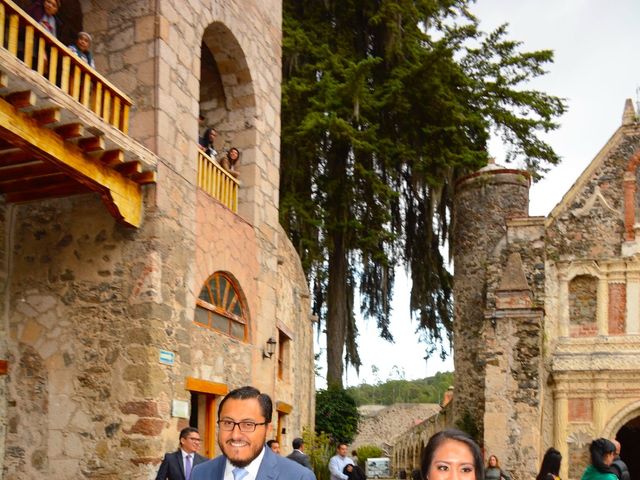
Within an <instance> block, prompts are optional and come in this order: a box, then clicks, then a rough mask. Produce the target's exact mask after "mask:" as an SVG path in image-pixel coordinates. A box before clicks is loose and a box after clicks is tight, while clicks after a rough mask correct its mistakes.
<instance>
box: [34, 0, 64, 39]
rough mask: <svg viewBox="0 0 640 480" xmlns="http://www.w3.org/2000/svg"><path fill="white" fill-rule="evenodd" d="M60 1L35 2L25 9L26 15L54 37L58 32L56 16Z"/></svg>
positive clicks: (58, 20) (43, 0)
mask: <svg viewBox="0 0 640 480" xmlns="http://www.w3.org/2000/svg"><path fill="white" fill-rule="evenodd" d="M60 3H61V0H35V1H34V2H33V3H32V4H31V5H29V7H28V8H27V13H28V14H29V15H31V17H32V18H33V19H34V20H35V21H36V22H38V23H39V24H40V25H42V26H43V27H44V28H45V30H47V31H48V32H49V33H50V34H51V35H53V36H54V37H57V36H58V31H59V30H60V19H59V18H58V17H57V16H56V15H57V13H58V10H59V9H60Z"/></svg>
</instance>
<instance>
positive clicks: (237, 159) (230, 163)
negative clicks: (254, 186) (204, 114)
mask: <svg viewBox="0 0 640 480" xmlns="http://www.w3.org/2000/svg"><path fill="white" fill-rule="evenodd" d="M231 150H235V151H236V153H237V154H238V158H236V159H235V160H232V159H231V156H230V155H229V154H230V153H231ZM227 159H229V165H230V166H232V167H233V166H234V165H235V164H236V163H238V162H239V161H240V150H238V149H237V148H236V147H231V148H230V149H229V151H228V152H227ZM354 452H355V450H354ZM351 453H352V454H353V452H351Z"/></svg>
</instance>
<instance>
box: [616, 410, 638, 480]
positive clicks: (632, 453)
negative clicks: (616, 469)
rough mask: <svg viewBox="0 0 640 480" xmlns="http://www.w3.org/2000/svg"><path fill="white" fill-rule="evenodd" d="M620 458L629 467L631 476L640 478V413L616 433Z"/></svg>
mask: <svg viewBox="0 0 640 480" xmlns="http://www.w3.org/2000/svg"><path fill="white" fill-rule="evenodd" d="M615 438H616V440H618V441H619V442H620V446H621V449H620V458H622V460H623V461H624V462H625V463H626V464H627V467H629V473H630V474H631V478H640V415H638V416H637V417H635V418H632V419H631V420H629V421H628V422H627V423H625V424H624V425H623V426H622V427H621V428H620V429H619V430H618V431H617V433H616V435H615Z"/></svg>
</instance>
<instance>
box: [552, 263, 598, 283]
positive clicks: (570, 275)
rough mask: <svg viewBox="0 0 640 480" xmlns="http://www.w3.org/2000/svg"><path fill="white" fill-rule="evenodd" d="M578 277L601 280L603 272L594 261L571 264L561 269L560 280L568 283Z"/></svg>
mask: <svg viewBox="0 0 640 480" xmlns="http://www.w3.org/2000/svg"><path fill="white" fill-rule="evenodd" d="M580 275H589V276H591V277H595V278H598V279H599V278H602V275H603V272H602V270H601V269H600V266H599V265H598V263H597V262H595V261H588V262H571V263H570V264H569V265H566V266H565V267H564V268H563V269H562V273H561V278H562V279H563V280H565V281H567V282H570V281H571V280H573V279H574V278H576V277H578V276H580Z"/></svg>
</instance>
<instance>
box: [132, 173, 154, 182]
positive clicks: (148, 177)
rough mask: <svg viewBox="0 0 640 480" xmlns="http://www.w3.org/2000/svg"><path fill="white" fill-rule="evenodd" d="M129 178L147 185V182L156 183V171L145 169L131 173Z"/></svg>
mask: <svg viewBox="0 0 640 480" xmlns="http://www.w3.org/2000/svg"><path fill="white" fill-rule="evenodd" d="M131 180H133V181H134V182H136V183H137V184H138V185H147V184H149V183H156V172H151V171H148V170H147V171H146V172H141V173H136V174H135V175H131Z"/></svg>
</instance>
